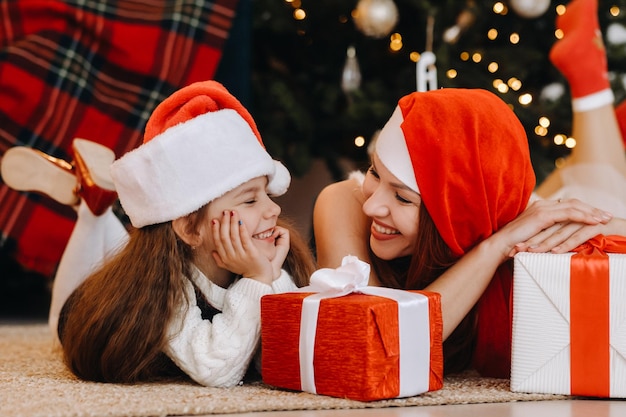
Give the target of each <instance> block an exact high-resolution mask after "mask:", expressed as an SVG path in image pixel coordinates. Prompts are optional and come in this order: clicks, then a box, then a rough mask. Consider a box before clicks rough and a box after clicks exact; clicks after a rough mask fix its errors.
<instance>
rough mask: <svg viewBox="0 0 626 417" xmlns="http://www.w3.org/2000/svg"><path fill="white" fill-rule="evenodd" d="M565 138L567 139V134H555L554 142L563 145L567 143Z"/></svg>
mask: <svg viewBox="0 0 626 417" xmlns="http://www.w3.org/2000/svg"><path fill="white" fill-rule="evenodd" d="M565 139H567V136H565V135H564V134H562V133H559V134H557V135H554V144H555V145H557V146H559V145H563V144H564V143H565Z"/></svg>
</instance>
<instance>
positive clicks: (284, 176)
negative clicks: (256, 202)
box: [267, 161, 291, 197]
mask: <svg viewBox="0 0 626 417" xmlns="http://www.w3.org/2000/svg"><path fill="white" fill-rule="evenodd" d="M274 165H275V166H276V170H275V171H274V174H272V175H270V176H269V183H268V184H267V193H268V194H269V195H271V196H274V197H278V196H281V195H283V194H285V193H286V192H287V190H288V189H289V184H291V174H290V173H289V171H288V170H287V168H286V167H285V166H284V165H283V164H282V163H280V162H279V161H274Z"/></svg>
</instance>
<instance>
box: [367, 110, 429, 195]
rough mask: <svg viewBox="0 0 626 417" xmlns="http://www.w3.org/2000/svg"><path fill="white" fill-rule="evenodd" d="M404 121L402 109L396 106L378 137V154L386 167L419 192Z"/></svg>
mask: <svg viewBox="0 0 626 417" xmlns="http://www.w3.org/2000/svg"><path fill="white" fill-rule="evenodd" d="M403 122H404V117H403V116H402V110H400V107H398V106H396V109H395V110H394V112H393V114H392V115H391V118H390V119H389V120H388V121H387V123H386V124H385V127H383V129H382V130H381V131H380V134H379V135H378V138H377V139H376V154H377V155H378V158H379V159H380V162H382V163H383V164H384V165H385V167H386V168H387V169H388V170H389V171H390V172H391V173H392V174H393V175H395V176H396V177H397V178H398V179H399V180H400V181H402V182H403V183H404V184H405V185H406V186H408V187H409V188H411V189H412V190H413V191H415V192H417V193H419V188H418V186H417V181H416V180H415V171H413V164H412V163H411V157H410V156H409V150H408V148H407V146H406V140H405V138H404V133H403V132H402V128H401V125H402V123H403Z"/></svg>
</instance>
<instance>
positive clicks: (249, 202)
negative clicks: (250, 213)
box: [244, 200, 256, 205]
mask: <svg viewBox="0 0 626 417" xmlns="http://www.w3.org/2000/svg"><path fill="white" fill-rule="evenodd" d="M254 203H256V200H247V201H246V202H245V203H244V204H248V205H252V204H254Z"/></svg>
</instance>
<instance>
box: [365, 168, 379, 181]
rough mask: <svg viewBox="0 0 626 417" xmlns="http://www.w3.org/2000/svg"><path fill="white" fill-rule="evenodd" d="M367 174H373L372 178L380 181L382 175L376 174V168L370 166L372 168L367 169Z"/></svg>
mask: <svg viewBox="0 0 626 417" xmlns="http://www.w3.org/2000/svg"><path fill="white" fill-rule="evenodd" d="M367 172H369V173H370V174H372V176H373V177H374V178H377V179H380V175H378V172H376V170H375V169H374V167H373V166H370V167H369V168H368V169H367Z"/></svg>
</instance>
